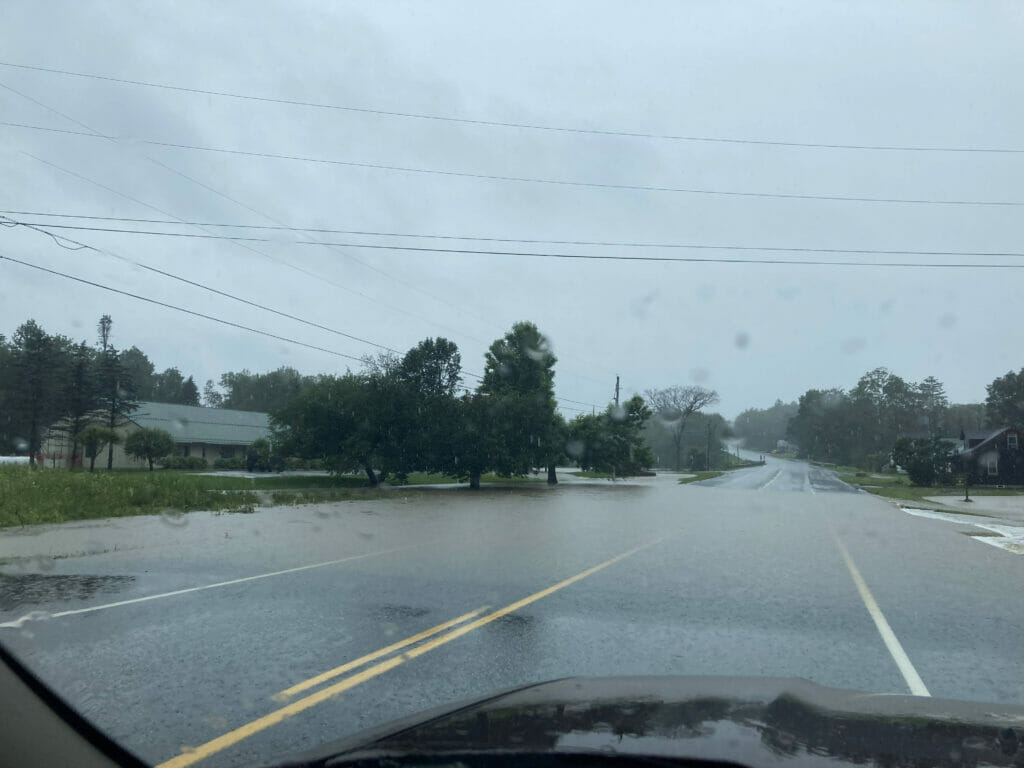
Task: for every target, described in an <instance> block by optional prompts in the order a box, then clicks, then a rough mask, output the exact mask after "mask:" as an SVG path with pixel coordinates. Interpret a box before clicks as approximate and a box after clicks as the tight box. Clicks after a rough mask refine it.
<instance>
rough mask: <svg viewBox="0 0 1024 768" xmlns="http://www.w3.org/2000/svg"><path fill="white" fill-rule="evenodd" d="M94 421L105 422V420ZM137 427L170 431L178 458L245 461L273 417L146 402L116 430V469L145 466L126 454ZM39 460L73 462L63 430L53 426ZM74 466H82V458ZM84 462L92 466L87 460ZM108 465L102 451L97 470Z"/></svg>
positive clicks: (266, 433)
mask: <svg viewBox="0 0 1024 768" xmlns="http://www.w3.org/2000/svg"><path fill="white" fill-rule="evenodd" d="M96 421H97V422H101V421H102V419H100V418H98V419H97V420H96ZM139 429H162V430H164V431H166V432H169V433H170V434H171V436H172V437H173V438H174V442H175V444H176V449H175V455H177V456H197V457H199V458H202V459H205V460H206V461H207V463H211V464H212V463H213V462H214V461H215V460H216V459H231V458H236V457H238V458H244V457H245V449H246V447H247V446H249V445H251V444H252V443H253V442H254V441H255V440H258V439H259V438H269V436H270V418H269V416H268V415H267V414H265V413H258V412H256V411H233V410H230V409H227V408H201V407H198V406H193V405H175V404H172V403H151V402H142V403H139V407H138V408H137V409H136V410H135V412H134V413H132V415H131V416H130V417H129V419H128V423H127V424H125V425H124V426H122V427H118V428H117V432H118V433H119V434H120V435H121V444H120V445H115V446H114V467H117V468H124V467H141V466H143V465H145V462H144V461H141V460H139V459H135V458H132V457H130V456H128V455H127V454H126V453H125V452H124V440H125V438H127V437H128V435H130V434H131V433H132V432H135V431H137V430H139ZM79 453H81V452H79ZM41 459H42V462H43V463H44V465H45V466H57V465H63V466H67V465H68V463H69V462H70V461H71V444H70V438H69V437H68V436H67V435H66V434H63V433H61V432H60V430H55V429H53V428H51V429H50V432H49V435H48V436H47V438H46V440H45V441H44V443H43V446H42V457H41ZM76 463H77V464H78V465H79V466H81V465H82V457H81V455H79V458H78V461H77V462H76ZM85 463H86V464H88V461H86V462H85ZM106 465H107V462H106V451H104V452H103V454H102V456H101V457H99V458H97V459H96V466H97V467H100V466H102V467H106Z"/></svg>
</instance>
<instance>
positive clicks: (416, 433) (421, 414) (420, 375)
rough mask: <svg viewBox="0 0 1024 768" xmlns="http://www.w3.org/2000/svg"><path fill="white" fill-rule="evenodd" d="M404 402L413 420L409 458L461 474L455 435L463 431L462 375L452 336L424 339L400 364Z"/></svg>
mask: <svg viewBox="0 0 1024 768" xmlns="http://www.w3.org/2000/svg"><path fill="white" fill-rule="evenodd" d="M394 375H395V376H396V378H397V380H398V382H399V384H400V386H401V388H402V390H403V393H402V396H401V402H402V404H403V407H404V408H405V409H406V411H407V413H406V418H408V419H409V420H410V422H411V423H410V424H409V428H408V429H406V430H405V432H406V434H405V436H404V439H405V441H406V446H405V451H404V456H405V457H406V459H407V461H408V464H409V465H410V466H412V467H413V468H415V469H419V470H423V471H425V472H439V473H442V474H447V475H453V476H456V477H457V476H458V475H459V471H460V468H459V466H458V464H457V462H456V456H457V454H456V447H455V446H456V435H457V433H458V431H459V428H460V427H459V407H460V404H459V401H458V400H457V397H456V396H457V391H458V387H459V380H460V378H461V375H462V357H461V355H460V354H459V348H458V346H456V344H455V343H454V342H452V341H449V340H448V339H444V338H441V337H438V338H436V339H424V340H423V341H421V342H420V343H419V344H417V345H416V346H415V347H413V348H412V349H410V350H409V351H408V352H407V353H406V354H405V356H404V357H403V358H402V359H401V361H400V362H398V364H397V365H396V366H395V370H394Z"/></svg>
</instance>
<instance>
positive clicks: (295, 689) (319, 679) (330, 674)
mask: <svg viewBox="0 0 1024 768" xmlns="http://www.w3.org/2000/svg"><path fill="white" fill-rule="evenodd" d="M487 608H488V606H486V605H485V606H483V607H481V608H477V609H476V610H475V611H470V612H469V613H464V614H462V615H461V616H459V617H457V618H454V619H451V620H449V621H446V622H444V623H443V624H438V625H437V626H436V627H431V628H430V629H425V630H423V631H422V632H419V633H417V634H415V635H412V636H410V637H407V638H405V640H399V641H398V642H397V643H392V644H391V645H388V646H385V647H384V648H381V649H380V650H379V651H374V652H373V653H368V654H366V655H365V656H360V657H359V658H358V659H355V660H354V661H349V662H346V663H345V664H342V665H341V666H340V667H335V668H334V669H329V670H327V671H326V672H324V673H322V674H319V675H317V676H316V677H311V678H309V679H308V680H303V681H302V682H301V683H296V684H295V685H293V686H292V687H291V688H286V689H285V690H283V691H281V692H280V693H277V694H274V696H272V697H271V698H273V699H274V700H275V701H281V700H287V699H290V698H291V697H292V696H294V695H295V694H297V693H302V692H303V691H308V690H309V689H310V688H315V687H316V686H318V685H320V684H321V683H326V682H327V681H328V680H330V679H331V678H334V677H337V676H338V675H342V674H344V673H345V672H348V671H350V670H353V669H355V668H356V667H361V666H363V664H368V663H369V662H371V661H373V660H375V659H379V658H380V657H381V656H387V655H388V654H391V653H394V652H395V651H397V650H400V649H402V648H405V647H406V646H407V645H412V644H413V643H418V642H419V641H420V640H426V639H427V638H428V637H430V636H431V635H436V634H437V633H438V632H443V631H444V630H446V629H450V628H451V627H454V626H455V625H456V624H461V623H462V622H464V621H468V620H469V619H472V618H473V617H474V616H476V615H477V614H480V613H483V612H484V611H486V610H487Z"/></svg>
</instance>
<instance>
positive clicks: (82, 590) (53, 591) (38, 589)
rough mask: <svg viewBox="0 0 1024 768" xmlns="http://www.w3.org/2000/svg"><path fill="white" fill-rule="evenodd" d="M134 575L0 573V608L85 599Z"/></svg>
mask: <svg viewBox="0 0 1024 768" xmlns="http://www.w3.org/2000/svg"><path fill="white" fill-rule="evenodd" d="M134 581H135V577H134V576H88V575H85V576H80V575H58V574H46V573H27V574H14V575H12V574H0V611H13V610H15V609H17V608H21V607H24V606H28V605H48V604H50V603H55V602H66V601H70V600H87V599H89V598H90V597H92V596H93V595H100V594H110V593H114V592H120V591H121V590H123V589H126V588H127V587H128V586H129V585H130V584H131V583H132V582H134Z"/></svg>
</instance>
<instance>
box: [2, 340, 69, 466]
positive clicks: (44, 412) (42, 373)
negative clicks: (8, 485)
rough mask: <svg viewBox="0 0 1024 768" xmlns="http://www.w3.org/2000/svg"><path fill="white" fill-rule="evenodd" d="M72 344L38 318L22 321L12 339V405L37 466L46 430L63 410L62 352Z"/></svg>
mask: <svg viewBox="0 0 1024 768" xmlns="http://www.w3.org/2000/svg"><path fill="white" fill-rule="evenodd" d="M68 346H70V343H69V342H68V340H67V339H64V338H63V337H55V336H50V335H49V334H48V333H46V331H44V330H43V329H42V328H41V327H40V326H39V325H38V324H37V323H36V322H35V320H29V321H28V322H26V323H24V324H22V325H21V326H20V327H19V328H18V329H17V330H16V331H15V332H14V336H13V338H12V344H11V353H12V354H11V373H12V376H11V385H12V388H11V392H10V402H9V407H11V408H12V410H13V412H14V414H15V425H16V428H19V429H22V430H24V433H23V434H24V439H25V442H26V443H27V445H26V448H27V450H28V454H29V462H30V464H32V465H33V466H35V463H36V456H37V455H38V454H39V451H40V448H41V445H42V435H43V430H44V429H45V428H46V427H48V426H49V425H50V424H52V423H53V422H54V421H56V420H57V418H58V417H59V416H60V413H61V404H60V397H59V395H60V388H61V382H62V381H63V379H64V371H63V369H64V367H65V366H64V363H65V362H66V357H65V356H63V355H61V351H62V348H65V347H68Z"/></svg>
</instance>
